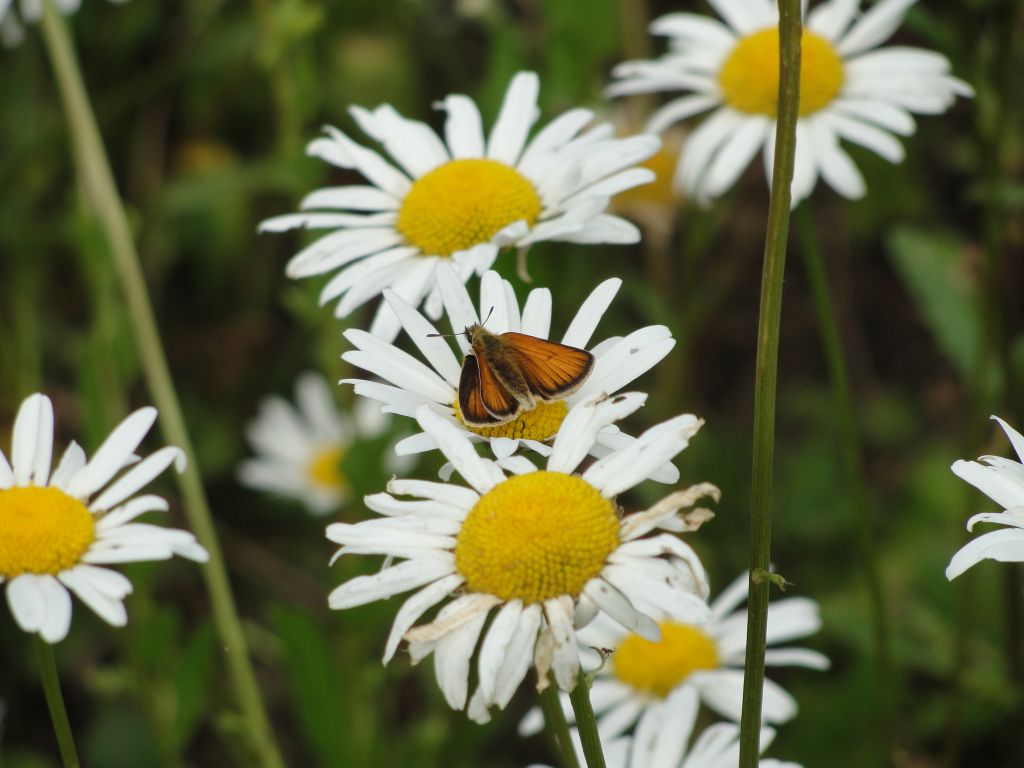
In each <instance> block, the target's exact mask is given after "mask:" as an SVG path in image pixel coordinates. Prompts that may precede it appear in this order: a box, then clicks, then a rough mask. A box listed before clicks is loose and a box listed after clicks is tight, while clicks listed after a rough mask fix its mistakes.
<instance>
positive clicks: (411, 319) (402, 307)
mask: <svg viewBox="0 0 1024 768" xmlns="http://www.w3.org/2000/svg"><path fill="white" fill-rule="evenodd" d="M384 297H385V299H386V300H387V302H388V306H390V307H391V309H392V310H393V311H394V312H395V314H396V315H398V319H399V321H400V322H401V323H402V326H403V327H404V328H405V332H406V334H408V336H409V338H410V339H411V340H412V342H413V344H415V345H416V347H417V349H419V350H420V352H421V353H423V356H424V357H425V358H426V359H427V360H428V361H429V362H430V364H431V365H432V366H433V367H434V370H436V371H437V372H438V373H439V374H441V376H442V377H443V378H444V379H445V380H447V381H449V382H457V381H458V380H459V375H460V374H461V371H462V366H461V365H460V364H459V361H458V360H457V359H456V357H455V355H454V354H453V353H452V348H451V347H450V346H448V343H447V342H446V341H445V340H444V339H443V338H440V337H438V335H437V329H436V328H434V326H433V325H431V324H430V321H429V320H427V319H426V318H425V317H423V315H421V314H420V313H419V312H417V311H416V310H415V309H413V308H412V307H411V306H409V304H407V303H406V302H405V301H403V300H402V299H401V298H399V297H398V296H396V295H395V294H394V293H392V292H390V291H385V292H384Z"/></svg>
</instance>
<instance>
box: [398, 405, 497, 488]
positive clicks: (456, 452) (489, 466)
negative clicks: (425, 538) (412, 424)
mask: <svg viewBox="0 0 1024 768" xmlns="http://www.w3.org/2000/svg"><path fill="white" fill-rule="evenodd" d="M416 421H418V422H419V424H420V426H421V427H422V428H423V430H424V431H425V432H427V433H428V434H430V435H431V436H432V437H433V438H434V439H435V440H437V445H438V447H439V448H440V449H441V452H442V453H443V454H444V455H445V456H446V457H447V458H448V460H449V461H450V462H451V463H452V464H454V465H455V468H456V469H457V470H458V472H459V474H460V475H462V476H463V477H464V478H465V479H466V482H468V483H469V484H470V485H471V486H473V487H474V488H475V489H476V490H477V491H479V492H480V493H486V492H487V491H489V490H490V489H491V488H493V487H494V486H495V485H497V484H498V483H500V482H501V481H502V480H504V479H505V475H504V473H503V472H502V471H501V470H500V469H499V468H498V467H497V466H496V465H495V464H494V463H493V462H490V461H487V460H486V459H483V458H481V457H480V456H479V455H478V454H477V452H476V451H475V450H473V444H472V443H471V442H470V441H469V440H468V439H467V438H466V437H464V436H463V434H462V432H461V431H460V430H459V428H458V427H456V426H455V425H454V424H452V423H451V422H450V421H448V420H447V419H446V418H444V417H443V416H441V415H440V414H439V413H437V412H436V411H435V410H434V409H433V408H431V407H430V406H428V405H424V406H421V407H420V408H419V410H417V411H416Z"/></svg>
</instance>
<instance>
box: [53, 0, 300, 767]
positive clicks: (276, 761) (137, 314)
mask: <svg viewBox="0 0 1024 768" xmlns="http://www.w3.org/2000/svg"><path fill="white" fill-rule="evenodd" d="M44 5H45V14H44V16H43V37H44V39H45V42H46V49H47V52H48V54H49V56H50V60H51V63H52V65H53V70H54V75H55V77H56V81H57V86H58V89H59V91H60V96H61V100H62V102H63V105H64V111H65V114H66V117H67V120H68V125H69V129H70V133H71V136H72V141H73V145H74V151H75V157H76V169H77V171H78V174H79V177H80V183H81V185H82V188H83V190H84V192H85V195H86V198H87V199H88V201H89V203H90V204H91V205H92V207H93V209H94V211H95V213H96V216H97V217H98V218H99V220H100V224H101V226H102V228H103V231H104V234H105V235H106V238H107V241H108V245H109V248H110V253H111V255H112V257H113V259H114V264H115V268H116V271H117V275H118V279H119V281H120V283H121V288H122V290H123V292H124V297H125V300H126V302H127V311H128V315H129V317H130V318H131V322H132V330H133V333H134V336H135V343H136V347H137V351H138V354H139V358H140V360H141V361H142V367H143V370H144V372H145V377H146V383H147V385H148V387H149V390H150V394H151V396H152V398H153V401H154V402H155V404H156V406H157V408H158V409H159V411H160V421H161V426H162V428H163V432H164V435H165V437H166V439H167V441H168V442H169V443H171V444H174V445H177V446H178V447H179V448H181V449H182V450H183V451H184V452H185V455H186V456H187V458H188V468H187V469H186V471H185V472H183V473H182V474H181V475H180V476H179V484H180V488H181V494H182V497H183V499H184V506H185V513H186V515H187V517H188V521H189V525H190V526H191V528H192V531H193V532H194V533H195V535H196V538H198V540H199V542H200V543H201V544H202V545H203V546H204V547H205V548H206V551H207V552H208V553H209V555H210V561H209V563H208V565H207V567H206V568H204V569H203V578H204V580H205V582H206V588H207V591H208V593H209V596H210V605H211V610H212V612H213V619H214V624H215V626H216V629H217V632H218V634H219V636H220V643H221V645H222V647H223V648H224V652H225V655H226V660H227V668H228V673H229V675H230V678H231V682H232V685H233V688H234V693H235V696H236V698H237V702H238V706H239V708H240V709H241V713H242V719H243V721H244V724H245V729H246V731H247V733H248V736H249V739H250V742H251V746H252V751H253V754H254V756H255V757H256V758H257V762H258V764H259V765H261V766H265V767H266V768H277V766H281V765H283V763H282V760H281V757H280V754H279V753H278V749H277V745H276V744H275V742H274V737H273V734H272V732H271V730H270V723H269V720H268V719H267V715H266V711H265V709H264V706H263V700H262V698H261V696H260V691H259V687H258V686H257V684H256V675H255V672H254V670H253V667H252V664H251V662H250V660H249V653H248V648H247V643H246V639H245V635H244V634H243V632H242V624H241V621H240V620H239V617H238V613H237V611H236V609H235V604H234V597H233V596H232V594H231V587H230V584H229V582H228V575H227V568H226V567H225V564H224V559H223V556H222V555H221V551H220V544H219V542H218V540H217V534H216V530H215V529H214V526H213V520H212V518H211V516H210V509H209V505H208V504H207V501H206V494H205V492H204V490H203V486H202V480H201V478H200V475H199V469H198V464H197V462H196V458H195V451H194V450H193V448H192V441H191V440H190V438H189V435H188V431H187V429H186V427H185V420H184V417H183V415H182V410H181V404H180V403H179V401H178V395H177V393H176V392H175V389H174V383H173V381H172V379H171V374H170V371H169V369H168V366H167V359H166V356H165V354H164V350H163V345H162V343H161V341H160V334H159V332H158V331H157V326H156V320H155V318H154V313H153V307H152V305H151V304H150V300H149V295H148V292H147V289H146V282H145V277H144V275H143V273H142V267H141V265H140V262H139V257H138V253H137V252H136V250H135V243H134V241H133V239H132V234H131V230H130V228H129V226H128V219H127V216H126V215H125V211H124V205H123V204H122V202H121V198H120V196H119V194H118V192H117V187H116V185H115V183H114V178H113V174H112V173H111V170H110V163H109V161H108V159H107V155H106V151H105V150H104V148H103V142H102V139H101V138H100V132H99V128H98V126H97V124H96V117H95V115H94V114H93V111H92V107H91V105H90V104H89V98H88V96H87V94H86V90H85V85H84V83H83V82H82V75H81V70H80V68H79V66H78V61H77V58H76V56H75V52H74V48H73V45H72V42H71V37H70V35H69V33H68V28H67V25H66V24H65V22H64V19H63V18H62V17H61V16H60V15H59V14H58V13H57V12H56V11H54V9H53V4H52V0H46V2H45V3H44Z"/></svg>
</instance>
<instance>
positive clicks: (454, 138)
mask: <svg viewBox="0 0 1024 768" xmlns="http://www.w3.org/2000/svg"><path fill="white" fill-rule="evenodd" d="M440 106H441V108H442V109H444V110H445V111H447V112H448V119H447V120H446V121H445V124H444V132H445V140H446V141H447V142H448V149H449V150H450V151H451V153H452V157H456V158H459V157H483V156H484V131H483V126H482V124H481V121H480V110H478V109H477V108H476V104H475V103H474V102H473V100H472V99H470V98H468V97H466V96H460V95H452V96H448V97H446V98H445V100H444V101H443V102H441V104H440Z"/></svg>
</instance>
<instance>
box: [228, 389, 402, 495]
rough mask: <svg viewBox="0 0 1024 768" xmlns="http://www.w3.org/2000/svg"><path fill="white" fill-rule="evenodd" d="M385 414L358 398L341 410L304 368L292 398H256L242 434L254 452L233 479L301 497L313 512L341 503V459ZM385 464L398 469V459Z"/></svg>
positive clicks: (380, 426) (376, 429) (374, 432)
mask: <svg viewBox="0 0 1024 768" xmlns="http://www.w3.org/2000/svg"><path fill="white" fill-rule="evenodd" d="M387 420H388V417H387V416H386V415H384V414H382V413H381V409H380V406H379V405H378V404H377V403H373V402H370V401H367V400H364V399H362V398H360V400H359V401H358V402H357V403H356V405H355V407H354V408H353V409H352V414H351V416H349V415H348V414H345V413H342V412H341V411H340V410H339V409H338V406H337V404H336V402H335V400H334V395H333V394H332V392H331V388H330V386H329V385H328V383H327V380H326V379H324V377H323V376H321V375H320V374H317V373H311V372H307V373H304V374H302V375H301V376H299V378H298V379H297V380H296V382H295V404H294V405H292V404H291V403H290V402H288V401H287V400H285V399H284V398H283V397H278V396H276V395H272V396H270V397H266V398H264V399H263V401H262V402H261V403H260V406H259V412H258V413H257V414H256V417H255V418H254V419H253V420H252V421H251V422H249V424H248V425H247V426H246V430H245V434H246V437H247V438H248V440H249V444H250V445H251V446H252V448H253V450H254V451H255V452H256V454H257V455H256V457H255V458H251V459H246V460H245V461H243V462H242V463H241V464H240V465H239V467H238V479H239V481H240V482H241V483H242V484H243V485H246V486H248V487H250V488H254V489H256V490H259V491H265V492H268V493H273V494H278V495H280V496H283V497H286V498H293V499H297V500H298V501H301V502H302V503H303V504H304V505H305V506H306V508H307V509H308V510H309V511H310V512H311V513H312V514H314V515H327V514H330V513H331V512H334V511H337V510H338V509H339V508H340V507H341V506H343V505H344V504H345V502H346V500H347V499H348V496H349V481H348V479H347V478H346V477H345V473H344V471H343V470H342V461H343V460H344V458H345V455H346V453H347V451H348V449H349V447H350V446H351V445H352V444H353V443H355V442H357V441H358V440H359V439H360V438H364V437H365V438H372V437H376V436H378V435H380V434H381V432H382V431H383V430H384V429H385V428H386V426H387ZM388 455H389V457H392V458H393V459H394V460H395V461H393V462H392V463H390V464H389V465H388V467H389V469H390V470H392V471H396V472H397V471H399V470H400V469H402V468H403V466H402V465H403V464H404V465H405V466H406V467H407V466H408V460H405V461H404V462H403V461H402V458H401V457H396V456H394V454H393V453H392V452H390V451H389V452H388Z"/></svg>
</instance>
